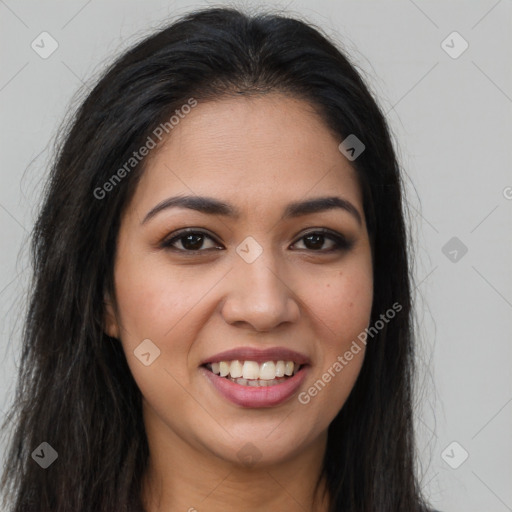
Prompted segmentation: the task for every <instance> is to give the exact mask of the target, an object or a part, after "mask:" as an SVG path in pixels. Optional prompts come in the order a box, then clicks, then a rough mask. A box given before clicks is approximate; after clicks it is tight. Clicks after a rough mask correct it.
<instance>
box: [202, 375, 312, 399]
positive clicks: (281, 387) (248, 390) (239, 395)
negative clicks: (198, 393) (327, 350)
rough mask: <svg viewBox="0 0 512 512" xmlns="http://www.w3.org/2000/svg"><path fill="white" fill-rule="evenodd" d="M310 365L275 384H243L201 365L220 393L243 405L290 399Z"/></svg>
mask: <svg viewBox="0 0 512 512" xmlns="http://www.w3.org/2000/svg"><path fill="white" fill-rule="evenodd" d="M307 369H308V366H303V367H302V368H301V369H300V370H299V371H298V372H297V373H296V374H295V375H292V376H291V377H289V378H288V379H286V380H285V381H283V382H282V384H276V385H274V386H262V387H255V386H242V385H241V384H237V383H236V382H232V381H231V380H229V379H227V378H225V377H219V376H218V375H216V374H215V373H213V372H211V371H210V370H208V369H206V368H204V367H201V368H200V370H201V371H202V372H203V373H204V374H205V375H206V377H207V378H208V379H209V380H210V382H211V383H212V384H213V385H214V386H215V388H216V389H217V391H219V392H220V394H221V395H222V396H223V397H224V398H226V399H228V400H229V401H230V402H233V403H234V404H236V405H240V406H242V407H273V406H276V405H279V404H282V403H283V402H285V401H286V400H288V399H289V398H290V397H291V396H293V394H294V393H295V392H296V391H297V390H298V388H299V387H300V385H301V384H302V382H303V381H304V379H305V377H306V373H307Z"/></svg>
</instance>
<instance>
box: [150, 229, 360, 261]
mask: <svg viewBox="0 0 512 512" xmlns="http://www.w3.org/2000/svg"><path fill="white" fill-rule="evenodd" d="M187 235H201V236H204V237H206V238H209V239H210V240H212V241H213V242H215V243H217V244H218V242H217V241H216V240H215V238H214V237H212V236H211V235H210V234H208V233H206V232H205V231H201V230H197V229H194V228H188V229H185V230H182V231H179V232H178V233H177V234H174V236H172V237H171V238H168V239H166V240H164V241H163V242H162V243H161V245H160V247H161V248H162V249H167V250H170V251H174V252H179V253H188V254H191V255H195V254H198V253H201V252H206V251H210V250H212V249H213V248H209V249H198V250H186V249H177V248H176V247H173V244H174V243H175V242H176V241H179V240H181V239H183V238H185V237H186V236H187ZM310 235H322V236H324V237H325V238H326V239H330V240H332V241H333V242H334V247H333V248H331V249H327V250H325V249H320V250H315V249H299V250H306V251H309V252H314V253H320V254H329V253H333V252H341V251H349V250H350V249H351V248H352V246H353V245H354V242H353V241H350V240H347V238H345V236H343V235H341V234H337V233H335V232H333V231H330V230H328V229H325V228H318V229H315V230H314V231H309V232H307V233H304V234H303V235H302V236H301V237H300V238H299V239H298V240H297V241H296V242H294V243H293V245H295V244H296V243H297V242H299V241H300V240H302V239H304V238H306V237H307V236H310ZM219 245H220V244H219Z"/></svg>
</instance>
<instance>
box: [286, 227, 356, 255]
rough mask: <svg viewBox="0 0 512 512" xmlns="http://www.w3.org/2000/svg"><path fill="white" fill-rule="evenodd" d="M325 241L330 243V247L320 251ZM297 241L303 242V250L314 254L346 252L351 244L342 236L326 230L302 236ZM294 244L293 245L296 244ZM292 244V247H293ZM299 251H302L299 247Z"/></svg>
mask: <svg viewBox="0 0 512 512" xmlns="http://www.w3.org/2000/svg"><path fill="white" fill-rule="evenodd" d="M326 240H328V241H330V247H328V248H327V249H325V248H324V249H322V247H323V246H324V244H325V242H326ZM299 241H303V244H304V246H305V247H304V248H305V249H307V250H311V251H315V252H333V251H342V250H348V249H350V248H351V247H352V245H353V243H352V242H349V241H348V240H347V239H346V238H345V237H344V236H343V235H340V234H336V233H333V232H331V231H327V230H317V231H313V232H310V233H307V234H306V235H303V236H302V238H300V240H299ZM297 243H298V242H296V243H295V244H297ZM295 244H294V245H295ZM299 249H302V248H300V247H299Z"/></svg>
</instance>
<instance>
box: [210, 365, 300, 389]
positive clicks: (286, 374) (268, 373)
mask: <svg viewBox="0 0 512 512" xmlns="http://www.w3.org/2000/svg"><path fill="white" fill-rule="evenodd" d="M304 366H306V365H301V364H299V363H296V362H294V361H265V362H263V363H261V364H259V363H257V362H256V361H238V360H234V361H219V362H216V363H206V364H204V365H203V367H204V368H206V369H207V370H209V371H211V372H212V373H214V374H215V375H217V376H219V377H223V378H225V379H228V380H230V381H231V382H234V383H236V384H239V385H241V386H252V387H265V386H276V385H279V384H282V383H283V382H286V381H287V380H288V379H289V378H291V377H292V376H293V375H295V374H296V373H297V372H298V371H300V370H301V369H302V368H303V367H304Z"/></svg>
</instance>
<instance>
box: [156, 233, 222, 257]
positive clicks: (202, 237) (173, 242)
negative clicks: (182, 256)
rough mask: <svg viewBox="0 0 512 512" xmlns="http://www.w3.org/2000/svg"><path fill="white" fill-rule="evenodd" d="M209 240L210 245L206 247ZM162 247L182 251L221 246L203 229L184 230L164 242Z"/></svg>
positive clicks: (202, 249)
mask: <svg viewBox="0 0 512 512" xmlns="http://www.w3.org/2000/svg"><path fill="white" fill-rule="evenodd" d="M207 240H210V241H211V243H210V247H206V248H205V247H204V244H205V242H206V241H207ZM212 242H213V243H212ZM161 246H162V248H165V249H171V250H176V251H181V252H195V251H204V250H208V249H213V248H219V247H218V244H217V242H216V241H215V240H214V239H213V238H212V237H211V236H210V235H208V234H206V233H204V232H203V231H190V230H189V231H184V232H183V231H182V232H181V234H178V235H175V236H173V237H172V238H170V239H167V240H165V241H164V242H163V243H162V245H161Z"/></svg>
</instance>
